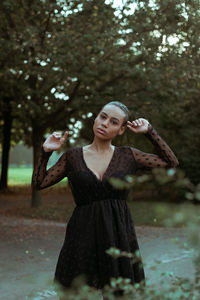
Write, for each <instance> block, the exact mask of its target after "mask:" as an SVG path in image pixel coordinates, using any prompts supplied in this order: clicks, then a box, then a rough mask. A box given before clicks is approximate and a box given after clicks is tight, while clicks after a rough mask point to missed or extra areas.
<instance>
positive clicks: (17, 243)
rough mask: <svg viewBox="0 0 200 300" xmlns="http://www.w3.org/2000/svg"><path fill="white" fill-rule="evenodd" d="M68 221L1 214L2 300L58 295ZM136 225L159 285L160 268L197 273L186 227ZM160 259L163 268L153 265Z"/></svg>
mask: <svg viewBox="0 0 200 300" xmlns="http://www.w3.org/2000/svg"><path fill="white" fill-rule="evenodd" d="M66 225H67V224H66V223H63V222H56V221H47V220H46V221H45V220H42V219H41V220H39V219H34V218H33V219H27V218H22V217H15V216H3V215H0V235H1V242H0V251H1V258H0V268H1V273H0V274H1V275H0V281H1V288H0V294H1V298H2V299H5V300H6V299H8V300H18V299H19V300H25V299H26V300H27V299H32V300H42V299H48V300H53V299H55V300H57V299H58V296H57V295H56V292H55V290H54V289H53V288H52V286H51V285H49V283H50V282H51V280H52V278H53V275H54V270H55V266H56V262H57V258H58V255H59V251H60V249H61V246H62V243H63V240H64V235H65V229H66ZM135 229H136V234H137V237H138V242H139V246H140V250H141V255H142V258H143V261H144V263H145V264H146V265H145V267H144V269H145V274H146V279H147V280H148V282H149V283H151V284H155V283H158V281H159V280H160V279H161V278H162V277H161V275H160V273H162V272H171V274H172V276H176V275H177V276H180V277H186V276H187V277H190V278H192V277H193V275H194V266H193V262H192V257H191V253H192V249H190V248H188V249H187V250H186V249H184V248H181V247H180V246H179V245H183V244H184V243H187V235H188V233H187V230H186V229H185V228H164V227H163V228H162V227H150V226H135ZM174 241H176V242H174ZM177 241H178V243H177ZM156 259H159V260H161V263H160V264H159V265H157V266H158V267H159V268H157V269H156V270H155V269H153V268H152V269H151V267H152V266H153V265H155V263H154V262H155V260H156ZM165 280H167V279H166V275H165Z"/></svg>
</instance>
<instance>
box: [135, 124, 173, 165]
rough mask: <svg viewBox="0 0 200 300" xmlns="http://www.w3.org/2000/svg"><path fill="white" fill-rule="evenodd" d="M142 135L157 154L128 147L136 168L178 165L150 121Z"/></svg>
mask: <svg viewBox="0 0 200 300" xmlns="http://www.w3.org/2000/svg"><path fill="white" fill-rule="evenodd" d="M144 135H145V136H146V137H147V138H148V139H149V140H150V141H151V142H152V144H153V145H154V146H155V148H156V150H157V152H158V155H156V154H151V153H146V152H142V151H140V150H139V149H137V148H133V147H130V148H131V150H132V152H133V156H134V158H135V161H136V165H137V169H146V170H150V169H152V168H159V167H163V168H174V167H177V166H178V165H179V161H178V159H177V157H176V156H175V154H174V153H173V151H172V150H171V148H170V147H169V146H168V145H167V143H166V142H165V141H164V140H163V138H162V137H161V136H160V135H159V134H158V132H157V131H156V130H155V129H154V128H153V126H152V125H151V124H150V123H149V124H148V131H147V132H146V133H144Z"/></svg>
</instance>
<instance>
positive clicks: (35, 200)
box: [31, 128, 43, 207]
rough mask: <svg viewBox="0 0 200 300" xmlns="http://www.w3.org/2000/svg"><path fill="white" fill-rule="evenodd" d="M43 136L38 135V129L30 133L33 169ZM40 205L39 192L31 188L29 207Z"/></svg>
mask: <svg viewBox="0 0 200 300" xmlns="http://www.w3.org/2000/svg"><path fill="white" fill-rule="evenodd" d="M42 139H43V135H42V134H41V133H40V129H39V128H33V131H32V145H33V166H34V167H35V165H36V163H37V160H38V156H39V153H40V148H41V145H42ZM41 204H42V198H41V194H40V191H38V190H36V189H34V188H32V197H31V207H39V206H40V205H41Z"/></svg>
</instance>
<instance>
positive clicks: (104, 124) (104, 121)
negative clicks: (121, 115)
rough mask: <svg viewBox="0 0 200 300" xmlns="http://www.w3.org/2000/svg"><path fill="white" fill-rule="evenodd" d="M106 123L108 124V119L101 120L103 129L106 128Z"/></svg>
mask: <svg viewBox="0 0 200 300" xmlns="http://www.w3.org/2000/svg"><path fill="white" fill-rule="evenodd" d="M108 122H109V120H108V119H106V120H103V122H102V125H103V126H105V127H107V126H108Z"/></svg>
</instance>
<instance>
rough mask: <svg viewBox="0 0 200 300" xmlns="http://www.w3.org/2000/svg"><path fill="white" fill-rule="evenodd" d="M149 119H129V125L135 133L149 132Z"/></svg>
mask: <svg viewBox="0 0 200 300" xmlns="http://www.w3.org/2000/svg"><path fill="white" fill-rule="evenodd" d="M148 124H149V121H147V120H146V119H143V118H139V119H136V120H135V121H132V122H130V121H127V127H128V128H129V129H130V130H131V131H133V132H134V133H147V131H148Z"/></svg>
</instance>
